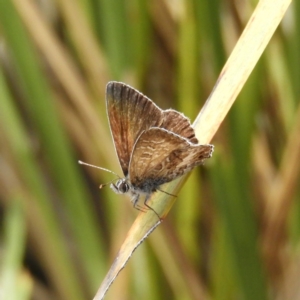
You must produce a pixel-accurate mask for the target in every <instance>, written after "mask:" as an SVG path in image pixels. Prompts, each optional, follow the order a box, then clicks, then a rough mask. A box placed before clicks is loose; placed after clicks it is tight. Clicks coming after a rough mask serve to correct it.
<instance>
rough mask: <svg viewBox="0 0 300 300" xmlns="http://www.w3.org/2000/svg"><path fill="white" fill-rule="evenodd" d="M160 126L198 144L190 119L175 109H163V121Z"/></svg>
mask: <svg viewBox="0 0 300 300" xmlns="http://www.w3.org/2000/svg"><path fill="white" fill-rule="evenodd" d="M160 127H161V128H165V129H167V130H169V131H172V132H174V133H176V134H178V135H180V136H181V137H184V138H186V139H188V140H189V141H190V142H191V143H193V144H198V140H197V138H196V136H195V131H194V128H193V127H192V125H191V123H190V120H189V119H188V118H187V117H186V116H184V115H183V114H182V113H180V112H178V111H176V110H173V109H167V110H164V111H163V123H162V124H161V126H160Z"/></svg>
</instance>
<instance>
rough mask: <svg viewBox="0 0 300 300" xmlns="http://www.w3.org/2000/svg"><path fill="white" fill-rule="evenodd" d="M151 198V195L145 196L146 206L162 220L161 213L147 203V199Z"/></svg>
mask: <svg viewBox="0 0 300 300" xmlns="http://www.w3.org/2000/svg"><path fill="white" fill-rule="evenodd" d="M149 198H150V195H147V196H146V198H145V201H144V206H146V207H147V209H150V210H152V211H153V212H154V213H155V214H156V215H157V217H158V219H159V221H162V219H161V218H160V216H159V214H158V213H157V212H156V211H155V210H154V209H153V208H152V207H151V206H150V205H148V204H147V201H148V200H149Z"/></svg>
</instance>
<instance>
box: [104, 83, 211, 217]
mask: <svg viewBox="0 0 300 300" xmlns="http://www.w3.org/2000/svg"><path fill="white" fill-rule="evenodd" d="M106 104H107V114H108V118H109V123H110V129H111V133H112V136H113V140H114V144H115V149H116V152H117V155H118V158H119V161H120V165H121V168H122V171H123V173H124V176H125V177H124V178H120V179H118V180H117V181H116V183H112V184H111V185H110V187H111V189H112V190H113V191H114V192H116V193H117V194H126V193H127V194H129V195H130V196H131V202H132V203H133V206H134V207H135V208H137V209H139V206H138V202H139V198H140V196H141V195H143V196H144V197H145V198H144V206H145V207H146V208H148V209H151V210H153V209H152V208H151V207H150V206H149V205H148V204H147V201H148V199H149V198H150V196H151V194H152V193H153V192H155V191H157V190H160V189H159V188H160V186H161V185H162V184H164V183H166V182H170V181H172V180H174V179H175V178H177V177H179V176H182V175H184V174H185V173H187V172H189V171H191V170H192V169H193V168H195V167H196V166H198V165H201V164H202V163H203V161H204V160H205V159H207V158H210V157H211V156H212V152H213V149H214V146H213V145H209V144H207V145H200V144H198V140H197V138H196V136H195V132H194V129H193V127H192V126H191V123H190V121H189V120H188V119H187V118H186V117H185V116H184V115H183V114H182V113H179V112H177V111H176V110H173V109H167V110H162V109H160V108H159V107H158V106H157V105H155V104H154V103H153V102H152V100H150V99H149V98H147V97H146V96H144V95H143V94H141V93H140V92H138V91H137V90H135V89H133V88H132V87H130V86H128V85H126V84H124V83H121V82H115V81H111V82H109V83H108V84H107V87H106ZM102 169H103V168H102ZM140 210H142V209H140ZM154 212H155V211H154ZM155 213H156V212H155ZM156 214H157V213H156ZM158 217H159V216H158Z"/></svg>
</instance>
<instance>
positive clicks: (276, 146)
mask: <svg viewBox="0 0 300 300" xmlns="http://www.w3.org/2000/svg"><path fill="white" fill-rule="evenodd" d="M254 8H255V5H254V4H253V3H250V2H249V1H248V2H247V1H244V2H243V4H241V3H238V1H237V2H234V1H207V0H201V1H189V0H187V1H177V2H176V5H174V3H172V2H171V1H157V0H154V1H148V2H146V1H138V0H135V1H122V0H115V1H111V0H102V1H87V0H86V1H83V0H81V1H74V0H73V1H71V0H59V1H55V2H54V1H50V0H48V1H40V2H34V1H29V0H14V1H0V62H1V65H0V66H1V68H0V146H1V147H0V149H1V152H0V231H1V236H0V238H1V248H0V299H2V298H3V299H18V300H22V299H39V300H40V299H41V300H43V299H60V300H65V299H72V300H82V299H92V297H93V296H94V295H95V294H96V291H97V289H98V288H99V285H100V284H101V281H102V280H103V278H104V277H105V275H106V274H107V272H108V270H109V268H110V266H111V264H112V262H113V261H114V259H115V257H116V255H117V253H118V250H119V249H120V247H121V245H122V243H123V241H124V240H125V237H126V235H127V233H128V231H129V229H130V227H131V224H132V223H133V221H134V219H135V218H136V216H137V215H138V214H142V213H140V212H138V211H136V210H134V209H133V208H132V206H131V204H130V201H128V199H121V198H122V196H120V195H115V194H114V193H113V192H112V191H111V190H110V189H109V188H103V189H101V190H99V189H98V187H99V185H100V183H105V182H109V181H110V180H112V179H113V177H112V175H111V174H110V173H106V172H102V171H99V170H96V169H93V168H87V167H85V166H82V165H78V163H77V162H78V160H82V161H86V162H88V163H91V164H94V165H97V166H101V167H104V168H108V169H111V170H113V171H114V172H116V173H118V174H120V175H121V170H120V167H119V166H118V161H117V157H116V155H115V151H114V149H113V143H112V138H111V135H110V131H109V127H108V120H107V116H106V108H105V86H106V84H107V82H108V81H110V80H118V81H123V82H125V83H127V84H130V85H131V86H133V87H135V88H137V89H138V90H140V91H141V92H143V93H144V94H145V95H147V96H149V97H150V98H151V99H153V100H154V102H155V103H157V104H158V105H159V106H160V107H162V108H164V109H166V108H169V107H172V108H175V109H177V110H179V111H182V112H183V113H184V114H185V115H187V116H188V117H190V119H191V120H194V118H195V117H196V116H197V114H198V113H199V111H200V110H201V107H202V106H203V105H204V103H205V101H206V99H207V98H208V96H209V95H210V93H211V91H212V89H213V87H214V85H215V82H216V81H217V79H218V76H219V74H220V72H221V70H222V68H223V65H224V64H225V62H226V60H227V58H228V56H229V55H230V53H231V51H232V49H233V48H234V46H235V44H236V42H237V40H238V38H239V37H240V35H241V33H242V31H243V29H244V27H245V26H246V24H247V22H248V20H249V18H250V16H251V14H252V13H253V10H254ZM299 9H300V5H299V3H298V2H297V1H295V3H294V5H293V6H292V7H291V8H290V10H289V11H288V13H287V15H286V17H285V19H284V20H283V22H282V25H281V26H280V27H279V29H278V30H277V31H276V33H275V35H274V36H273V38H272V40H271V42H270V43H269V45H268V47H267V49H266V51H265V53H264V54H263V56H262V58H261V59H260V61H259V63H258V64H257V66H256V67H255V69H254V71H253V72H252V74H251V76H250V78H249V79H248V81H247V83H246V85H245V86H244V87H243V89H242V91H241V93H240V94H239V96H238V99H237V101H236V102H235V104H234V105H233V107H232V109H231V111H230V113H229V114H228V116H227V117H226V119H225V121H224V122H223V123H222V125H221V126H220V128H219V130H218V132H217V134H216V135H215V136H214V138H213V140H212V141H211V143H212V144H214V145H215V152H214V155H213V157H212V158H211V159H210V160H208V161H207V162H206V163H205V165H204V166H203V167H201V168H197V169H196V170H195V171H193V172H192V174H191V176H190V177H189V179H188V180H187V181H186V182H185V185H184V186H183V188H182V189H181V191H180V193H179V196H178V198H177V199H176V202H175V205H174V206H173V208H172V210H171V212H170V213H169V215H168V216H167V217H166V219H165V220H164V222H163V223H162V224H161V225H160V226H159V227H157V228H156V230H155V231H154V232H153V233H152V234H151V235H150V236H149V238H148V239H147V240H146V241H145V242H144V243H143V244H142V245H141V246H140V247H139V248H138V250H137V251H136V252H135V253H134V255H133V256H132V258H131V260H130V261H129V263H128V264H127V265H126V267H125V269H124V270H123V271H122V272H121V273H120V275H119V276H118V278H117V279H116V281H115V282H114V283H113V285H112V286H111V289H110V290H109V292H108V293H107V296H106V298H107V299H145V300H147V299H149V300H150V299H180V300H182V299H214V300H215V299H216V300H219V299H220V300H223V299H224V300H225V299H226V300H227V299H247V300H248V299H249V300H250V299H283V300H285V299H298V298H300V295H299V288H298V278H299V263H300V261H299V250H298V249H299V235H300V232H299V228H300V226H299V225H300V224H299V220H300V218H299V217H300V207H299V201H297V200H299V197H300V190H299V184H298V182H299V167H300V159H299V156H300V106H299V99H298V98H299V97H298V95H299V94H300V93H299V92H300V85H299V84H298V80H299V78H300V74H299V73H300V67H299V66H300V44H299V38H298V35H297V33H298V32H299V28H298V27H299V24H300V23H299V21H298V20H299ZM267 17H268V16H267V15H266V18H267ZM253 51H255V49H254V50H253ZM220 122H222V120H220ZM200 138H201V137H200ZM123 200H124V201H123Z"/></svg>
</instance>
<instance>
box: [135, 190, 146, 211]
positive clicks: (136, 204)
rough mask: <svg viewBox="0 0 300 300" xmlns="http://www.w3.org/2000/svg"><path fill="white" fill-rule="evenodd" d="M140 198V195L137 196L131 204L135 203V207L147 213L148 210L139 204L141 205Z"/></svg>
mask: <svg viewBox="0 0 300 300" xmlns="http://www.w3.org/2000/svg"><path fill="white" fill-rule="evenodd" d="M139 198H140V195H139V194H135V195H134V197H133V198H132V200H131V202H132V203H133V207H134V208H135V209H137V210H139V211H142V212H146V211H147V209H145V208H144V207H141V206H140V205H139V204H138V203H139Z"/></svg>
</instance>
